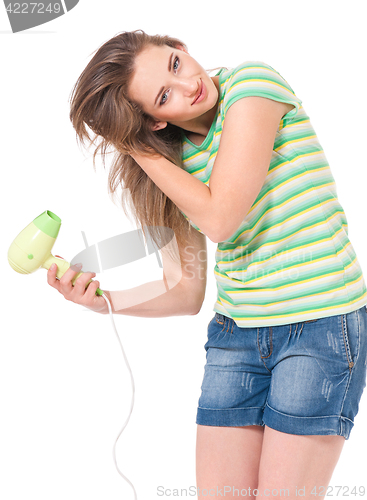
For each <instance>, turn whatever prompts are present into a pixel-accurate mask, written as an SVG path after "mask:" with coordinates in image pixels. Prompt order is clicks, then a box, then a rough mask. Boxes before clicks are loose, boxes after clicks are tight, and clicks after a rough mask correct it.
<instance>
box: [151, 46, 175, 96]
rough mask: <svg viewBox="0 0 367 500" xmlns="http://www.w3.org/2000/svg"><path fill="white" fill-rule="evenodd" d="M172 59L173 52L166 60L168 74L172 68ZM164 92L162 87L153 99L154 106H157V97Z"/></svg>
mask: <svg viewBox="0 0 367 500" xmlns="http://www.w3.org/2000/svg"><path fill="white" fill-rule="evenodd" d="M172 58H173V52H172V54H171V56H170V58H169V60H168V72H169V73H170V72H171V68H172ZM163 90H164V87H162V88H161V90H160V91H159V92H158V94H157V97H156V98H155V101H154V106H155V105H156V104H157V101H158V99H159V96H160V95H161V93H162V92H163Z"/></svg>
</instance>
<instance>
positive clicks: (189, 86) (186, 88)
mask: <svg viewBox="0 0 367 500" xmlns="http://www.w3.org/2000/svg"><path fill="white" fill-rule="evenodd" d="M179 85H180V87H181V89H182V90H183V92H184V95H185V96H187V97H194V95H195V94H196V92H197V91H198V89H199V85H200V81H197V80H195V79H192V78H179Z"/></svg>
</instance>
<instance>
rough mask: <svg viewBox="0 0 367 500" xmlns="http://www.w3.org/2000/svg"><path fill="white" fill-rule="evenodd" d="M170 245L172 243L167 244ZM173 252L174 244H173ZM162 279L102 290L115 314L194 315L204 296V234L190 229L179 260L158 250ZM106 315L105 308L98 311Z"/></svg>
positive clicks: (198, 309) (164, 249) (154, 316)
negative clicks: (120, 289)
mask: <svg viewBox="0 0 367 500" xmlns="http://www.w3.org/2000/svg"><path fill="white" fill-rule="evenodd" d="M171 248H174V245H173V246H171ZM175 248H176V254H178V250H179V249H178V246H177V244H176V247H175ZM161 253H162V260H163V279H162V280H157V281H152V282H150V283H145V284H144V285H140V286H137V287H135V288H131V289H128V290H122V291H117V292H115V291H112V292H105V293H106V294H107V297H108V298H109V299H110V302H111V306H113V312H114V313H115V314H125V315H131V316H141V317H149V318H160V317H166V316H184V315H189V314H197V313H198V312H199V311H200V308H201V305H202V303H203V301H204V297H205V287H206V273H207V253H206V237H205V235H203V234H201V233H199V232H198V231H196V230H194V229H193V230H192V237H191V240H190V241H189V242H188V243H187V245H186V246H185V248H180V253H181V259H180V262H175V261H174V260H172V259H171V257H170V255H169V253H168V250H167V248H166V247H163V248H162V249H161ZM101 312H102V314H107V313H108V310H107V308H106V310H103V311H101Z"/></svg>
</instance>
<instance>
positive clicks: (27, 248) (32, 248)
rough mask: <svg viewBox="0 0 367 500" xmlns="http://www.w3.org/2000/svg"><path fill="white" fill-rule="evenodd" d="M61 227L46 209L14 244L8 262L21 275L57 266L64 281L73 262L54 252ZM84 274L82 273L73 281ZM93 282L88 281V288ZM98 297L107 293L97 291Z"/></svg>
mask: <svg viewBox="0 0 367 500" xmlns="http://www.w3.org/2000/svg"><path fill="white" fill-rule="evenodd" d="M60 226H61V219H60V218H59V217H58V216H57V215H56V214H54V213H53V212H50V211H49V210H46V211H45V212H43V213H42V214H41V215H39V216H38V217H36V218H35V219H34V220H33V221H32V222H31V223H30V224H28V226H27V227H26V228H25V229H23V231H21V232H20V233H19V234H18V236H17V237H16V238H15V240H14V241H13V243H12V244H11V245H10V247H9V250H8V261H9V264H10V265H11V267H12V268H13V269H14V271H17V272H18V273H21V274H30V273H33V272H34V271H37V269H40V268H41V267H43V268H44V269H47V270H48V269H49V268H50V267H51V265H52V264H53V263H55V264H57V273H56V276H57V278H59V279H60V278H61V277H62V276H63V274H64V273H65V272H66V271H67V270H68V269H69V267H70V263H69V262H67V261H66V260H64V259H59V258H58V257H54V256H53V255H52V253H51V251H52V248H53V246H54V243H55V241H56V238H57V235H58V233H59V230H60ZM81 274H83V273H82V272H80V273H78V274H77V275H76V276H75V278H74V279H73V280H72V283H73V285H74V283H75V280H77V279H78V278H79V276H80V275H81ZM91 281H92V280H90V281H88V283H87V286H88V285H89V283H90V282H91ZM96 295H103V290H101V289H100V288H97V290H96Z"/></svg>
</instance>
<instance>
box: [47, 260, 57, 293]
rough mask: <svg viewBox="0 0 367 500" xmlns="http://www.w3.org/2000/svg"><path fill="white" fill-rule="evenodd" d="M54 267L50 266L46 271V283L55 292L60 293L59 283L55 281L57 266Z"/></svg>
mask: <svg viewBox="0 0 367 500" xmlns="http://www.w3.org/2000/svg"><path fill="white" fill-rule="evenodd" d="M54 266H55V267H53V266H51V267H50V268H49V270H48V271H47V283H48V284H49V285H50V286H52V287H53V288H56V290H57V291H60V281H59V280H58V279H56V273H57V265H56V264H55V265H54Z"/></svg>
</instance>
